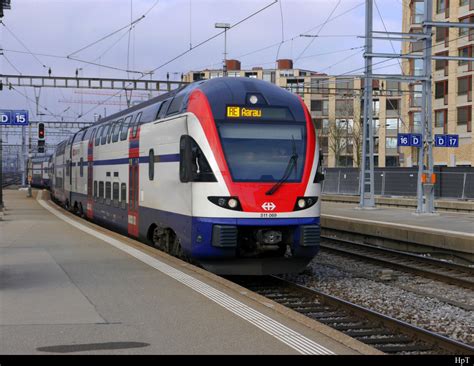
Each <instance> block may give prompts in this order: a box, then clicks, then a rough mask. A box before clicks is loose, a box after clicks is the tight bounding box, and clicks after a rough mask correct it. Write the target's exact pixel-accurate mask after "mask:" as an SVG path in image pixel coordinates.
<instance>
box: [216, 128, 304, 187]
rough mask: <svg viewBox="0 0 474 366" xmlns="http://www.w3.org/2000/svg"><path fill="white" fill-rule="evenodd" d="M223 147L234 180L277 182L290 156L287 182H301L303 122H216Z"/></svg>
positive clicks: (284, 170) (285, 168)
mask: <svg viewBox="0 0 474 366" xmlns="http://www.w3.org/2000/svg"><path fill="white" fill-rule="evenodd" d="M217 128H218V131H219V135H220V138H221V143H222V147H223V149H224V154H225V157H226V160H227V165H228V166H229V169H230V172H231V174H232V178H233V180H234V181H236V182H278V181H279V180H280V179H282V177H283V176H284V175H285V172H286V170H287V169H288V165H289V162H290V161H291V159H294V158H295V155H296V156H297V157H296V159H295V160H296V164H294V163H293V164H292V166H291V174H290V175H289V177H288V179H287V180H286V182H300V181H301V177H302V175H303V168H304V163H305V155H306V154H305V152H306V125H305V124H304V123H295V122H291V123H284V122H278V123H272V122H265V123H260V122H249V121H232V122H220V123H217Z"/></svg>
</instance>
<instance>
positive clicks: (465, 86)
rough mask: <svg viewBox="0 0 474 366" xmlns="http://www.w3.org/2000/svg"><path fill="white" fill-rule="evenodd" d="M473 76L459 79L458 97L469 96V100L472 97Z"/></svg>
mask: <svg viewBox="0 0 474 366" xmlns="http://www.w3.org/2000/svg"><path fill="white" fill-rule="evenodd" d="M471 90H472V76H471V75H470V76H465V77H461V78H458V95H467V96H468V100H470V97H471Z"/></svg>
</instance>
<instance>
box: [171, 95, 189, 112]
mask: <svg viewBox="0 0 474 366" xmlns="http://www.w3.org/2000/svg"><path fill="white" fill-rule="evenodd" d="M185 96H186V94H181V95H177V96H175V97H174V98H173V100H172V101H171V104H170V106H169V108H168V111H167V112H166V116H170V115H172V114H177V113H179V112H180V111H181V105H182V104H183V99H184V97H185Z"/></svg>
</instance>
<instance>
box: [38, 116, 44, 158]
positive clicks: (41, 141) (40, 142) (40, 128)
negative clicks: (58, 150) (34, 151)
mask: <svg viewBox="0 0 474 366" xmlns="http://www.w3.org/2000/svg"><path fill="white" fill-rule="evenodd" d="M44 138H45V133H44V123H38V152H39V153H44V145H45V141H44Z"/></svg>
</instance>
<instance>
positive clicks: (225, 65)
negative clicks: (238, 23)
mask: <svg viewBox="0 0 474 366" xmlns="http://www.w3.org/2000/svg"><path fill="white" fill-rule="evenodd" d="M222 70H223V71H224V72H223V74H224V76H227V28H224V67H223V68H222Z"/></svg>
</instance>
